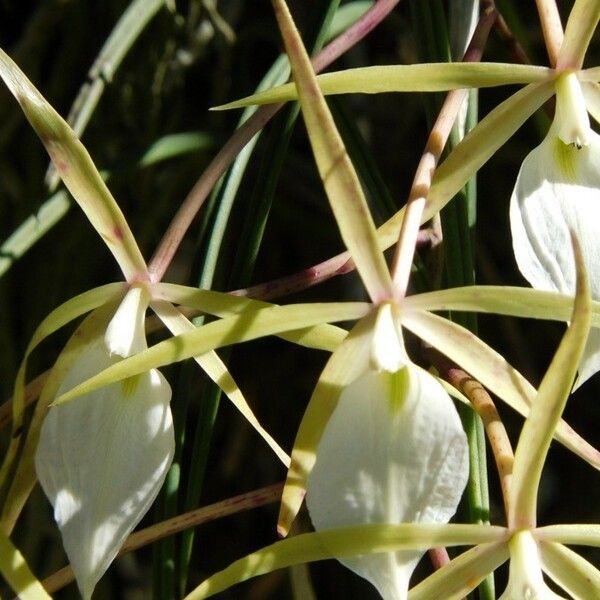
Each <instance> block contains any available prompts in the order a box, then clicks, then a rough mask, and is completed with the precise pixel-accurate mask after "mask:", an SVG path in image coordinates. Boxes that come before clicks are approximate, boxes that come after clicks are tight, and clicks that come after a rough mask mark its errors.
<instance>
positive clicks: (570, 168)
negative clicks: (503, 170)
mask: <svg viewBox="0 0 600 600" xmlns="http://www.w3.org/2000/svg"><path fill="white" fill-rule="evenodd" d="M599 19H600V2H598V0H577V1H576V2H575V3H574V5H573V8H572V10H571V13H570V15H569V19H568V22H567V26H566V31H565V36H564V40H563V41H562V44H561V45H560V51H559V52H558V56H557V62H556V65H555V66H554V68H547V67H540V66H532V65H511V64H503V63H479V64H476V63H471V64H460V63H441V64H434V63H431V64H418V65H389V66H383V67H364V68H357V69H347V70H345V71H340V72H337V73H335V72H334V73H327V74H324V75H320V76H318V77H317V81H318V82H319V85H320V88H321V90H322V91H323V93H325V94H343V93H382V92H392V91H396V92H400V91H402V92H407V91H422V92H427V91H442V90H450V89H458V88H465V87H488V86H497V85H505V84H528V85H527V86H526V87H525V88H523V89H522V90H519V91H518V92H517V93H515V94H514V95H513V96H511V97H510V98H509V99H507V100H505V101H504V102H503V103H502V104H500V105H499V106H498V107H496V108H495V109H494V110H492V111H491V112H490V113H489V114H488V115H487V116H486V117H485V118H484V119H482V121H481V122H480V123H479V124H478V125H477V126H476V127H475V128H474V129H473V130H472V131H471V132H470V133H469V134H468V135H467V136H466V137H465V138H464V140H463V141H462V142H461V143H460V144H458V146H457V147H456V148H455V149H454V151H453V152H452V153H451V154H450V155H449V157H448V158H447V159H446V160H445V161H444V163H442V164H441V165H440V167H439V168H438V169H437V171H436V173H435V175H434V178H433V182H432V186H431V189H430V191H429V194H428V197H427V202H426V206H425V209H424V211H423V214H422V219H421V220H422V222H425V221H427V220H428V219H430V218H431V217H432V216H433V215H434V214H435V213H437V212H438V211H439V210H440V209H441V208H442V207H443V206H444V205H445V204H446V203H447V202H449V201H450V200H451V199H452V197H453V196H454V195H455V194H456V193H457V192H458V191H459V190H460V189H461V188H462V187H463V185H464V184H465V183H466V182H467V181H468V179H469V178H470V177H471V176H472V175H473V174H474V173H475V172H476V171H477V169H479V168H480V167H481V166H482V165H483V164H484V163H485V162H486V161H487V160H488V159H489V158H490V157H491V156H492V155H493V154H494V152H495V151H496V150H497V149H498V148H499V147H500V146H502V144H504V143H505V142H506V141H507V140H508V139H509V138H510V137H511V136H512V134H513V133H514V132H515V131H516V130H517V129H518V128H519V127H520V126H521V125H522V124H523V123H524V122H525V121H526V120H527V119H528V118H529V117H530V116H531V115H532V114H533V113H534V112H535V111H536V110H537V109H538V108H540V106H542V104H544V102H546V101H547V100H548V99H549V98H550V97H551V96H552V95H553V94H556V114H555V117H554V121H553V124H552V127H551V128H550V131H549V132H548V134H547V136H546V138H545V140H544V142H543V143H542V144H541V145H540V146H539V147H538V148H536V149H535V150H533V151H532V152H531V154H529V156H527V158H526V159H525V161H524V162H523V165H522V167H521V170H520V173H519V176H518V179H517V183H516V186H515V190H514V192H513V195H512V199H511V209H510V216H511V228H512V233H513V245H514V251H515V257H516V260H517V264H518V266H519V269H520V270H521V272H522V273H523V275H524V277H525V278H526V279H527V280H528V281H529V283H530V284H531V285H532V286H533V287H535V288H537V289H540V290H552V291H559V292H561V293H566V294H570V295H572V294H573V292H574V281H575V276H574V270H573V266H572V265H573V260H572V256H570V255H569V250H568V248H569V244H568V238H569V236H568V230H569V229H571V230H573V231H574V232H575V233H576V235H577V236H578V239H579V240H580V243H581V245H582V248H583V254H584V257H585V260H586V265H587V268H588V270H589V272H590V273H591V274H593V275H594V276H593V277H592V278H591V279H592V282H593V283H592V297H593V298H594V299H600V288H599V287H598V283H597V282H598V281H599V280H600V279H599V277H597V276H595V274H596V273H598V272H599V269H600V262H599V261H600V258H599V256H600V251H599V250H598V249H597V244H596V240H597V239H598V233H599V230H598V226H597V222H598V219H597V218H596V216H597V212H596V209H595V202H596V200H597V199H598V189H600V164H599V160H600V159H599V158H598V156H599V150H600V141H599V138H598V134H596V133H595V132H594V131H592V129H591V128H590V124H589V118H588V111H589V113H590V114H591V115H592V116H593V118H594V119H595V120H596V121H598V122H600V87H599V86H598V82H599V81H600V69H599V68H598V67H593V68H589V69H582V66H583V60H584V56H585V52H586V50H587V47H588V45H589V44H590V41H591V39H592V35H593V33H594V31H595V29H596V26H597V23H598V20H599ZM296 85H297V84H286V85H284V86H280V87H278V88H274V89H273V90H267V91H265V92H262V93H260V94H256V95H253V96H250V97H248V98H245V99H242V100H239V101H235V102H231V103H229V104H226V105H224V106H222V107H218V108H221V109H223V108H236V107H242V106H248V105H250V104H264V103H271V102H281V101H286V100H292V99H295V98H297V96H298V92H297V89H296V87H295V86H296ZM402 219H403V212H400V213H398V214H397V215H395V216H394V217H392V218H391V219H390V220H389V221H388V222H387V223H385V224H384V225H382V226H381V227H380V229H379V231H378V239H379V243H380V245H381V246H382V247H384V248H387V247H389V246H390V245H392V244H393V243H394V242H395V241H396V240H397V236H398V230H399V228H400V223H401V221H402ZM345 260H347V257H345V256H340V257H336V259H334V260H333V261H330V262H332V264H331V267H332V268H333V267H334V266H335V265H337V264H338V263H339V264H343V262H344V261H345ZM598 370H600V334H599V333H598V332H597V331H596V330H595V329H593V330H592V332H591V334H590V336H589V341H588V346H587V348H586V351H585V352H584V355H583V358H582V362H581V365H580V367H579V377H578V379H577V381H576V384H575V387H578V386H579V385H581V384H582V383H583V382H584V381H585V380H587V379H588V378H589V377H591V376H592V375H593V374H594V373H595V372H597V371H598Z"/></svg>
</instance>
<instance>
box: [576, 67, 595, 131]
mask: <svg viewBox="0 0 600 600" xmlns="http://www.w3.org/2000/svg"><path fill="white" fill-rule="evenodd" d="M598 76H599V77H600V69H599V70H598ZM581 90H582V91H583V97H584V98H585V105H586V107H587V109H588V112H589V113H590V115H592V117H593V118H594V120H595V121H596V123H600V85H598V83H597V82H596V81H588V82H583V83H582V84H581Z"/></svg>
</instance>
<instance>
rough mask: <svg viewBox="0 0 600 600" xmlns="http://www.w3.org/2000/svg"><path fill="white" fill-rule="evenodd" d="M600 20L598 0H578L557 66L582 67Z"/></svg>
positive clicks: (566, 31) (574, 6)
mask: <svg viewBox="0 0 600 600" xmlns="http://www.w3.org/2000/svg"><path fill="white" fill-rule="evenodd" d="M599 20H600V2H599V1H598V0H576V2H575V4H574V5H573V8H572V9H571V13H570V14H569V20H568V21H567V27H566V28H565V37H564V39H563V43H562V46H561V47H560V52H559V53H558V60H557V62H556V66H557V68H559V69H574V70H576V69H581V67H582V66H583V59H584V57H585V53H586V52H587V49H588V46H589V45H590V42H591V40H592V36H593V35H594V31H596V26H597V25H598V21H599Z"/></svg>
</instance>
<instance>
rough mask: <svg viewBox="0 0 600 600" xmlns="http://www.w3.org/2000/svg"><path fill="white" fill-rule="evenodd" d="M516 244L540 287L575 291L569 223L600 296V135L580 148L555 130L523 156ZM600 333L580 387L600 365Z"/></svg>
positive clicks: (521, 262) (514, 215) (514, 211)
mask: <svg viewBox="0 0 600 600" xmlns="http://www.w3.org/2000/svg"><path fill="white" fill-rule="evenodd" d="M510 223H511V229H512V236H513V248H514V252H515V258H516V260H517V264H518V266H519V269H520V271H521V273H522V274H523V276H524V277H525V278H526V279H527V280H528V281H529V283H530V284H531V285H532V286H533V287H534V288H537V289H540V290H549V291H557V292H561V293H563V294H571V295H573V294H574V293H575V263H574V259H573V253H572V250H571V242H570V236H569V229H571V230H573V231H574V232H575V235H576V236H577V239H578V241H579V244H580V246H581V249H582V252H583V257H584V260H585V263H586V267H587V270H588V274H589V277H590V284H591V287H592V296H593V298H594V299H595V300H600V136H599V135H598V134H596V133H595V132H593V131H591V132H590V138H589V144H588V145H587V146H584V147H583V148H580V149H578V148H577V147H575V146H572V145H566V144H564V143H563V142H562V141H561V140H560V139H558V138H557V137H556V136H553V135H551V134H549V135H548V136H547V137H546V139H545V140H544V141H543V142H542V144H541V145H540V146H538V147H537V148H535V149H534V150H533V151H532V152H531V153H530V154H529V155H528V156H527V158H526V159H525V160H524V161H523V165H522V166H521V170H520V172H519V176H518V178H517V183H516V185H515V189H514V191H513V195H512V198H511V203H510ZM599 355H600V337H599V336H598V335H596V334H595V331H594V332H593V333H592V334H591V335H590V337H589V339H588V342H587V346H586V350H585V352H584V356H583V359H582V361H581V364H580V367H579V378H578V380H577V384H576V387H577V386H578V385H581V384H582V383H583V382H584V381H585V380H586V379H587V378H588V377H590V376H591V375H593V374H594V373H595V372H597V371H598V370H600V356H599Z"/></svg>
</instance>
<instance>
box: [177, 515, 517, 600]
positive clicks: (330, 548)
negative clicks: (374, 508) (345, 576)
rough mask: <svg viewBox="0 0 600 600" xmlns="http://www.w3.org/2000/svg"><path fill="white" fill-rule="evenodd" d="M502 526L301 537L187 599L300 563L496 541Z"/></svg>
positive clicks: (388, 528)
mask: <svg viewBox="0 0 600 600" xmlns="http://www.w3.org/2000/svg"><path fill="white" fill-rule="evenodd" d="M505 531H506V530H505V529H504V528H503V527H492V526H482V525H448V524H443V525H441V524H437V523H419V524H413V523H403V524H401V525H362V526H359V527H348V528H344V529H337V530H331V531H322V532H318V533H305V534H302V535H297V536H293V537H291V538H289V539H287V540H283V541H281V542H276V543H275V544H272V545H271V546H267V547H266V548H263V549H261V550H259V551H257V552H254V553H253V554H249V555H248V556H246V557H244V558H242V559H240V560H238V561H236V562H234V563H233V564H231V565H230V566H229V567H227V568H226V569H224V570H223V571H220V572H219V573H216V574H215V575H213V576H212V577H210V578H209V579H207V580H206V581H204V582H203V583H202V584H201V585H199V586H198V587H197V588H196V589H195V590H194V591H192V592H191V593H190V594H189V595H188V596H186V600H200V599H202V598H208V597H209V596H212V595H214V594H217V593H219V592H221V591H223V590H225V589H227V588H229V587H231V586H232V585H235V584H236V583H240V582H242V581H246V580H248V579H250V578H252V577H256V576H258V575H264V574H265V573H270V572H271V571H275V570H276V569H282V568H284V567H289V566H290V565H293V564H298V563H301V562H313V561H317V560H324V559H326V558H331V557H332V552H334V553H335V554H336V555H337V556H353V555H357V554H364V553H366V552H394V551H398V550H409V549H415V548H421V549H426V548H430V547H434V546H454V545H465V544H478V543H486V542H497V541H498V540H500V539H502V538H503V537H504V535H505Z"/></svg>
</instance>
